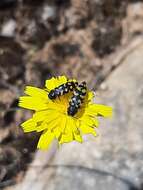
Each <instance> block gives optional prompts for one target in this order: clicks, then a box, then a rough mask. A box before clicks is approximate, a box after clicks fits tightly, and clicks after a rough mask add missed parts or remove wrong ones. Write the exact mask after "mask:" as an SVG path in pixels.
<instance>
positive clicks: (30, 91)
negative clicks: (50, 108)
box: [24, 86, 48, 99]
mask: <svg viewBox="0 0 143 190" xmlns="http://www.w3.org/2000/svg"><path fill="white" fill-rule="evenodd" d="M24 92H25V94H27V95H29V96H33V97H39V98H41V99H48V95H47V92H46V91H45V90H43V89H40V88H36V87H33V86H26V89H25V91H24Z"/></svg>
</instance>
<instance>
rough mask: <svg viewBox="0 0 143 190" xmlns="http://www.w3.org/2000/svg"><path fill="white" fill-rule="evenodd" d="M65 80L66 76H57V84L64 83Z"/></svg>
mask: <svg viewBox="0 0 143 190" xmlns="http://www.w3.org/2000/svg"><path fill="white" fill-rule="evenodd" d="M66 82H67V78H66V76H59V77H58V85H61V84H64V83H66Z"/></svg>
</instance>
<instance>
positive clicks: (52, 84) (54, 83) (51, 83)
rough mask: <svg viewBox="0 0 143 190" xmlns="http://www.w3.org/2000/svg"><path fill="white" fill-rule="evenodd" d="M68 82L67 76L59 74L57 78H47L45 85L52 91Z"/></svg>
mask: <svg viewBox="0 0 143 190" xmlns="http://www.w3.org/2000/svg"><path fill="white" fill-rule="evenodd" d="M66 82H67V78H66V77H65V76H59V77H57V78H55V77H52V78H51V79H49V80H46V84H45V86H46V88H47V89H48V90H49V91H50V90H52V89H54V88H56V87H58V86H60V85H61V84H64V83H66Z"/></svg>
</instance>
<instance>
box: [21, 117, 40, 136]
mask: <svg viewBox="0 0 143 190" xmlns="http://www.w3.org/2000/svg"><path fill="white" fill-rule="evenodd" d="M36 125H37V124H36V123H35V122H34V121H33V119H28V120H27V121H25V122H24V123H22V124H21V126H22V128H23V130H24V132H25V133H27V132H32V131H35V130H36Z"/></svg>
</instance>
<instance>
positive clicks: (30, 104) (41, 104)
mask: <svg viewBox="0 0 143 190" xmlns="http://www.w3.org/2000/svg"><path fill="white" fill-rule="evenodd" d="M19 106H20V107H23V108H27V109H31V110H37V111H39V110H44V109H47V108H48V102H46V101H43V100H41V99H40V98H37V97H30V96H21V97H20V98H19Z"/></svg>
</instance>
